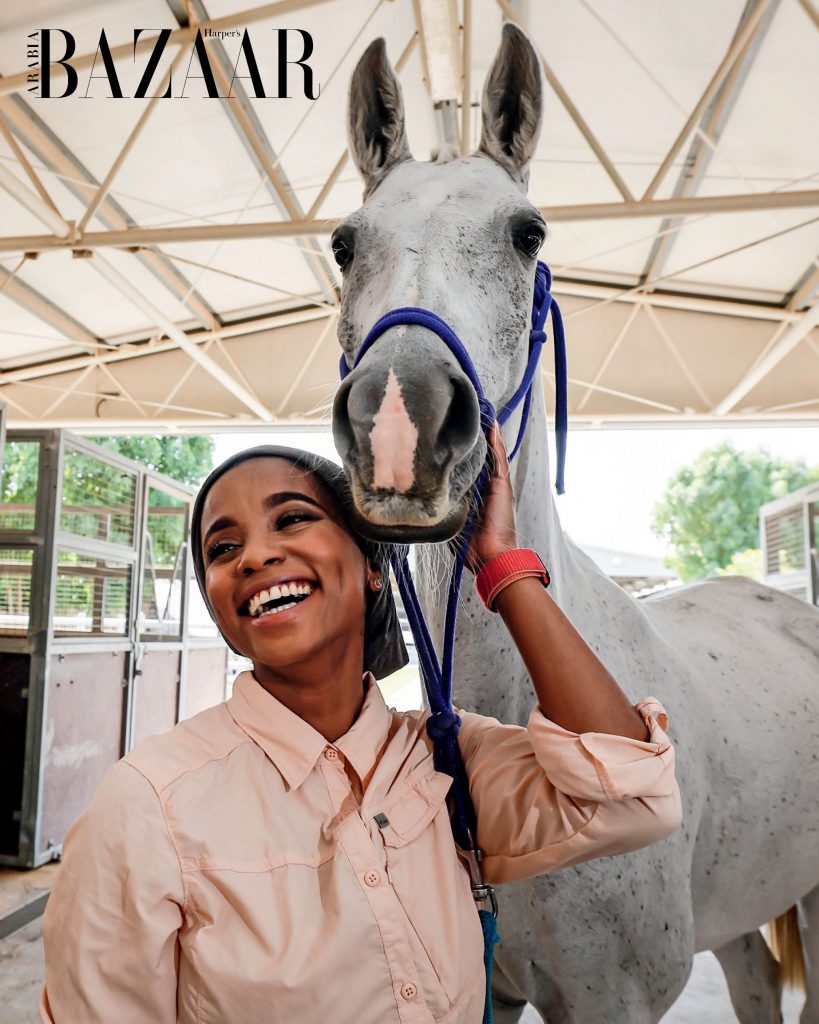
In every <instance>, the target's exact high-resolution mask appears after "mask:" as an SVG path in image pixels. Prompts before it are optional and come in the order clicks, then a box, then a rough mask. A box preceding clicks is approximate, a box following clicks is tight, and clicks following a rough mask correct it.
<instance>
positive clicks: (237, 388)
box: [91, 256, 273, 423]
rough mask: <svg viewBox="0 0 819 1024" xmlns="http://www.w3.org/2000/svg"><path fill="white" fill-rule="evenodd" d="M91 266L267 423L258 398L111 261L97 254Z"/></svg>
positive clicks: (267, 414)
mask: <svg viewBox="0 0 819 1024" xmlns="http://www.w3.org/2000/svg"><path fill="white" fill-rule="evenodd" d="M91 266H92V267H93V268H94V269H95V270H96V271H98V272H99V273H100V274H101V275H102V277H104V278H105V279H106V281H108V283H109V284H111V285H113V286H114V288H116V289H117V291H119V292H120V294H122V295H123V296H124V297H125V298H126V299H128V301H129V302H131V303H132V304H133V305H134V306H136V307H137V309H140V310H142V312H143V313H145V315H146V316H148V317H149V318H150V319H151V320H153V322H154V323H155V324H156V325H157V326H158V327H160V328H161V329H162V331H163V332H164V333H165V334H167V335H168V337H169V338H172V339H173V340H174V341H175V342H176V343H177V345H178V346H179V347H180V348H181V349H183V350H184V351H185V352H186V353H187V355H189V356H190V358H191V359H192V360H193V361H194V362H195V363H198V364H199V365H200V366H201V367H202V369H203V370H204V371H205V373H208V374H210V376H211V377H213V378H214V379H215V380H217V381H218V382H219V383H220V384H221V385H222V387H223V388H225V389H226V390H227V391H229V392H230V393H231V394H232V395H234V396H235V397H236V398H238V399H239V401H240V402H242V403H243V404H244V405H246V406H247V407H248V409H250V411H251V412H253V413H255V414H256V415H257V416H258V417H259V419H261V420H264V421H265V422H267V423H269V422H270V421H271V420H272V419H273V413H271V411H270V410H269V409H268V408H267V406H266V405H264V403H263V402H261V401H260V400H259V398H258V396H257V395H255V394H253V392H252V391H250V390H249V389H248V388H246V387H245V386H244V385H243V384H241V383H240V382H239V381H238V380H236V379H235V378H233V377H231V375H230V374H229V373H228V372H227V371H226V370H225V369H224V368H223V367H221V366H220V365H219V364H218V363H217V362H215V360H213V359H211V357H210V356H208V355H206V354H205V353H204V352H203V351H202V350H201V349H200V348H199V346H198V345H195V344H194V343H193V342H192V341H191V340H190V338H188V336H187V334H185V332H184V331H182V330H181V329H180V328H179V327H177V325H176V324H175V323H173V322H172V321H171V320H168V318H167V317H166V316H164V315H163V314H162V312H161V311H160V310H159V309H157V308H156V306H154V305H153V303H152V302H150V300H149V299H147V298H146V297H145V296H144V295H142V293H141V292H140V291H139V290H138V289H137V288H135V287H134V285H133V284H132V283H131V282H130V281H129V280H128V278H127V277H125V276H123V275H122V274H121V273H120V272H119V271H118V270H117V269H116V268H115V267H112V266H111V264H110V263H107V262H106V261H105V260H104V259H103V258H102V257H101V256H95V257H94V259H93V260H92V261H91Z"/></svg>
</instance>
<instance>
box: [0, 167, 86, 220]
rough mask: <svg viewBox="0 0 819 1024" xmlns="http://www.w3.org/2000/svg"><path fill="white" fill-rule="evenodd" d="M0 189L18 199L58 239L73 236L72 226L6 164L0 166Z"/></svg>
mask: <svg viewBox="0 0 819 1024" xmlns="http://www.w3.org/2000/svg"><path fill="white" fill-rule="evenodd" d="M0 188H2V189H3V191H4V192H8V194H9V195H10V196H11V197H12V198H13V199H16V200H17V202H18V203H19V204H20V205H21V206H22V207H24V208H25V209H26V210H28V212H29V213H30V214H31V215H32V216H34V217H36V218H37V220H38V221H40V223H41V224H45V226H46V227H47V228H51V230H52V231H53V232H54V234H55V235H56V236H57V237H58V238H67V237H68V236H69V235H70V234H71V225H70V224H69V223H68V221H66V220H63V218H62V217H61V216H60V214H59V213H57V212H56V211H55V210H54V209H53V208H52V207H51V206H49V205H48V203H47V202H45V200H44V199H43V198H42V196H39V195H37V193H36V192H32V191H31V189H30V188H29V187H28V186H27V185H25V184H24V183H23V182H22V181H20V179H19V178H18V177H17V175H16V174H13V173H12V172H11V171H10V170H9V169H8V167H6V165H5V164H0Z"/></svg>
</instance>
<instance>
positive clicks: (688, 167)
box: [640, 0, 780, 283]
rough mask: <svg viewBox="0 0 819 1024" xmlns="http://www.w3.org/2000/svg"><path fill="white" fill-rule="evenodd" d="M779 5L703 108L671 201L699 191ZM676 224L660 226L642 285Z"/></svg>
mask: <svg viewBox="0 0 819 1024" xmlns="http://www.w3.org/2000/svg"><path fill="white" fill-rule="evenodd" d="M779 4H780V0H771V2H770V4H769V5H768V7H767V9H766V10H765V11H764V12H763V14H762V16H761V17H760V18H759V20H758V21H757V22H756V29H755V31H754V32H752V33H751V35H750V37H749V39H748V41H747V42H746V44H745V46H744V47H743V48H742V49H741V50H740V51H739V54H738V56H737V59H736V60H735V61H734V63H733V65H732V66H731V68H730V70H729V71H728V73H727V75H726V77H725V79H724V81H723V82H721V83H720V86H719V88H718V89H717V90H716V92H715V93H714V96H713V98H712V99H711V102H710V103H709V104H708V106H707V107H706V109H705V111H704V113H703V115H702V119H701V121H700V123H699V131H698V132H697V134H696V135H695V136H694V139H693V140H692V142H691V147H690V149H689V150H688V155H687V156H686V158H685V163H684V164H683V168H682V170H681V171H680V175H679V177H678V178H677V181H676V184H675V185H674V190H673V192H672V193H671V195H672V197H673V198H674V199H677V198H680V197H681V196H691V195H694V194H695V193H696V192H697V191H698V190H699V187H700V184H701V182H702V179H703V178H704V177H705V173H706V171H707V169H708V165H709V164H710V163H711V160H712V158H713V156H714V146H715V145H716V144H717V143H718V142H719V140H720V137H721V135H722V133H723V131H724V130H725V126H726V125H727V124H728V120H729V118H730V116H731V114H732V113H733V110H734V107H735V106H736V102H737V100H738V99H739V95H740V93H741V92H742V88H743V86H744V85H745V81H746V79H747V77H748V73H749V72H750V70H751V67H752V65H753V63H754V60H755V59H756V55H757V53H758V52H759V48H760V46H761V45H762V41H763V39H764V38H765V35H766V33H767V32H768V29H769V28H770V27H771V23H772V22H773V19H774V15H775V14H776V12H777V9H778V7H779ZM754 10H755V6H754V4H753V2H751V3H749V4H748V6H747V7H746V8H745V11H744V12H743V15H742V18H741V19H740V23H739V25H738V26H737V32H736V34H737V35H738V34H739V33H741V32H742V30H743V27H744V25H745V22H746V21H747V19H748V18H749V17H751V16H752V15H753V13H754ZM706 139H707V140H708V142H707V143H706V141H705V140H706ZM677 224H679V219H678V218H675V217H671V218H667V219H665V220H663V222H662V223H661V224H660V228H659V231H658V237H657V239H656V240H655V242H654V244H653V246H652V247H651V251H650V253H649V255H648V259H647V260H646V264H645V267H644V268H643V273H642V276H641V279H640V280H641V283H643V282H645V281H648V280H650V279H652V278H655V277H659V276H660V275H661V274H662V272H663V268H664V266H665V264H666V262H667V260H668V257H669V255H670V253H671V250H672V248H673V247H674V243H675V242H676V241H677V237H678V234H677V232H675V231H673V230H672V229H673V228H674V227H676V225H677Z"/></svg>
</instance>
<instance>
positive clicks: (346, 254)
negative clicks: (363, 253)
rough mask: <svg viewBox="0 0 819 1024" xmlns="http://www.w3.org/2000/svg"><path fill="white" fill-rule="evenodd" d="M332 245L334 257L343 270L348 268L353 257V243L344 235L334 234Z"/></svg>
mask: <svg viewBox="0 0 819 1024" xmlns="http://www.w3.org/2000/svg"><path fill="white" fill-rule="evenodd" d="M330 245H331V247H332V250H333V257H334V258H335V261H336V263H337V264H338V265H339V267H340V268H341V269H342V271H344V270H346V269H347V267H348V266H349V265H350V261H351V260H352V258H353V246H352V243H351V242H350V241H349V240H348V239H347V238H345V237H344V236H343V235H333V238H332V241H331V242H330Z"/></svg>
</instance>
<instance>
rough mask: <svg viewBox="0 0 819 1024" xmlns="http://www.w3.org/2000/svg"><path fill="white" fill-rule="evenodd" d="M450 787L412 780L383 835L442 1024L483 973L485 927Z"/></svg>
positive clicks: (427, 778)
mask: <svg viewBox="0 0 819 1024" xmlns="http://www.w3.org/2000/svg"><path fill="white" fill-rule="evenodd" d="M451 785H452V779H451V778H450V777H449V776H448V775H445V774H443V773H441V772H435V771H430V770H429V768H425V770H424V771H423V772H422V773H420V774H418V775H416V776H410V777H409V778H408V779H407V783H406V787H405V788H404V789H403V790H402V791H401V792H400V793H399V794H397V795H396V796H395V797H394V798H392V799H391V800H389V801H388V802H386V803H385V804H384V807H383V818H385V819H386V821H384V822H383V823H382V825H381V826H380V828H379V831H380V833H381V836H382V839H383V843H384V850H385V859H386V865H387V872H388V875H389V879H390V883H391V885H392V888H393V890H394V892H395V894H396V896H397V897H398V900H399V902H400V904H401V906H402V908H403V910H404V913H405V914H406V922H407V931H408V934H409V939H410V943H411V945H412V946H413V952H414V956H415V959H416V963H417V964H418V966H419V973H420V980H421V984H422V985H423V986H424V988H425V990H426V998H427V1001H428V1003H429V1004H430V1007H431V1009H432V1011H433V1016H434V1017H435V1018H436V1019H437V1018H438V1017H439V1016H442V1015H443V1014H444V1013H446V1012H448V1010H449V1009H450V1007H451V1006H452V1005H453V1004H454V1003H456V1002H457V1000H458V999H459V998H460V997H461V995H462V994H463V993H464V992H465V991H466V990H467V989H468V988H469V986H470V985H472V984H473V983H474V979H475V973H476V971H482V970H483V936H482V932H481V926H480V920H479V918H478V912H477V910H476V908H475V901H474V900H473V898H472V891H471V888H470V882H469V875H468V873H467V871H466V869H465V867H464V865H463V864H462V863H461V861H460V859H459V857H458V855H457V852H456V847H455V840H454V838H453V836H452V826H451V825H450V821H449V812H448V810H447V806H446V796H447V793H448V792H449V789H450V786H451ZM379 817H381V816H380V815H379ZM431 995H434V996H435V998H430V996H431Z"/></svg>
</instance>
